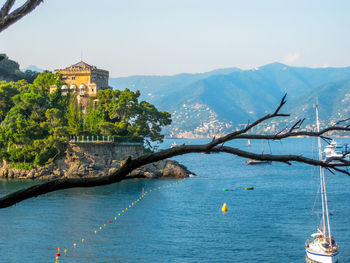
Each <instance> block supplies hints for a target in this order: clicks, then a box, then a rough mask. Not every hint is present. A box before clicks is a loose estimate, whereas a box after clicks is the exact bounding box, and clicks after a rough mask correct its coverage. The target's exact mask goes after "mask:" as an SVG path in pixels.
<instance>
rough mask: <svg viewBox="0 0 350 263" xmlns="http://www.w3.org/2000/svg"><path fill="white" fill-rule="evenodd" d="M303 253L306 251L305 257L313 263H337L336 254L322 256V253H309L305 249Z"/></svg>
mask: <svg viewBox="0 0 350 263" xmlns="http://www.w3.org/2000/svg"><path fill="white" fill-rule="evenodd" d="M305 251H306V255H307V257H308V258H309V259H311V260H313V261H315V262H318V263H337V262H338V253H334V254H324V253H317V252H313V251H309V250H308V249H306V250H305Z"/></svg>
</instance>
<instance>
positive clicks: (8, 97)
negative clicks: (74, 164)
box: [0, 72, 171, 167]
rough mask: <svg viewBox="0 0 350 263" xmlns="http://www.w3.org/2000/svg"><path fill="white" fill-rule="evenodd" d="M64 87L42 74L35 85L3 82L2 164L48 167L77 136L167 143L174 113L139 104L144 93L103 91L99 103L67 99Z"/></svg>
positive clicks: (73, 94) (0, 92) (0, 117)
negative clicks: (163, 131) (167, 129)
mask: <svg viewBox="0 0 350 263" xmlns="http://www.w3.org/2000/svg"><path fill="white" fill-rule="evenodd" d="M63 84H64V82H63V81H62V80H61V76H60V75H54V74H52V73H50V72H43V73H41V74H39V75H38V76H37V78H36V79H35V80H34V81H33V84H30V83H28V82H27V81H26V80H20V81H17V82H6V81H2V82H0V158H1V159H4V160H8V161H11V162H13V163H23V164H25V167H27V165H26V164H28V163H29V165H34V166H35V165H39V166H42V165H45V164H47V163H49V162H51V161H52V160H54V159H55V158H56V157H57V156H60V154H62V153H63V152H64V149H65V145H66V143H67V141H68V139H69V137H70V136H72V135H74V136H81V135H85V136H115V137H117V138H118V140H120V141H127V140H133V141H143V139H144V138H146V140H151V141H162V139H163V135H161V128H162V127H163V126H165V125H168V124H170V123H171V119H170V114H169V113H167V112H162V111H158V110H157V109H156V107H155V106H154V105H152V104H150V103H148V102H145V101H142V102H139V101H138V99H139V97H140V92H139V91H136V92H133V91H130V90H128V89H125V90H123V91H120V90H112V89H106V90H101V91H99V92H98V97H97V100H96V99H93V98H91V99H87V98H86V97H80V95H79V94H78V93H76V92H70V93H69V94H68V95H67V96H62V94H61V89H60V87H61V86H62V85H63ZM54 87H56V89H52V88H54ZM50 90H51V92H50ZM83 107H84V108H85V110H84V113H82V108H83Z"/></svg>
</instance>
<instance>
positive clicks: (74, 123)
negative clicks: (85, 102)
mask: <svg viewBox="0 0 350 263" xmlns="http://www.w3.org/2000/svg"><path fill="white" fill-rule="evenodd" d="M66 118H67V122H68V131H69V133H70V134H72V135H79V134H80V133H81V131H82V126H83V120H82V114H81V109H80V106H79V104H78V100H77V97H76V96H74V95H73V96H71V97H70V101H69V105H68V111H67V114H66Z"/></svg>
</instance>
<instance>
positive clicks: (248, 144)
mask: <svg viewBox="0 0 350 263" xmlns="http://www.w3.org/2000/svg"><path fill="white" fill-rule="evenodd" d="M250 146H252V145H251V143H250V139H248V141H247V147H250Z"/></svg>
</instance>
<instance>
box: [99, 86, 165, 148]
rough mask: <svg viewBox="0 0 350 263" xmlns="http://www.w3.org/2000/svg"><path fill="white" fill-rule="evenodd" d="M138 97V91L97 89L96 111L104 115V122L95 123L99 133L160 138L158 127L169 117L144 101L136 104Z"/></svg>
mask: <svg viewBox="0 0 350 263" xmlns="http://www.w3.org/2000/svg"><path fill="white" fill-rule="evenodd" d="M139 97H140V92H139V91H136V92H133V91H130V90H129V89H125V90H123V91H120V90H100V91H99V92H98V104H97V111H99V112H100V113H101V115H103V116H104V122H102V121H101V122H100V123H99V129H100V132H102V131H103V132H104V133H107V134H108V135H118V136H141V137H144V138H149V139H150V140H151V141H159V142H161V141H162V140H163V138H164V136H163V135H162V134H161V133H160V132H161V129H162V127H163V126H165V125H169V124H170V123H171V116H170V114H169V113H168V112H166V111H158V110H157V108H156V107H155V106H154V105H152V104H150V103H148V102H146V101H142V102H140V103H139V102H138V98H139ZM112 124H113V126H112Z"/></svg>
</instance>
